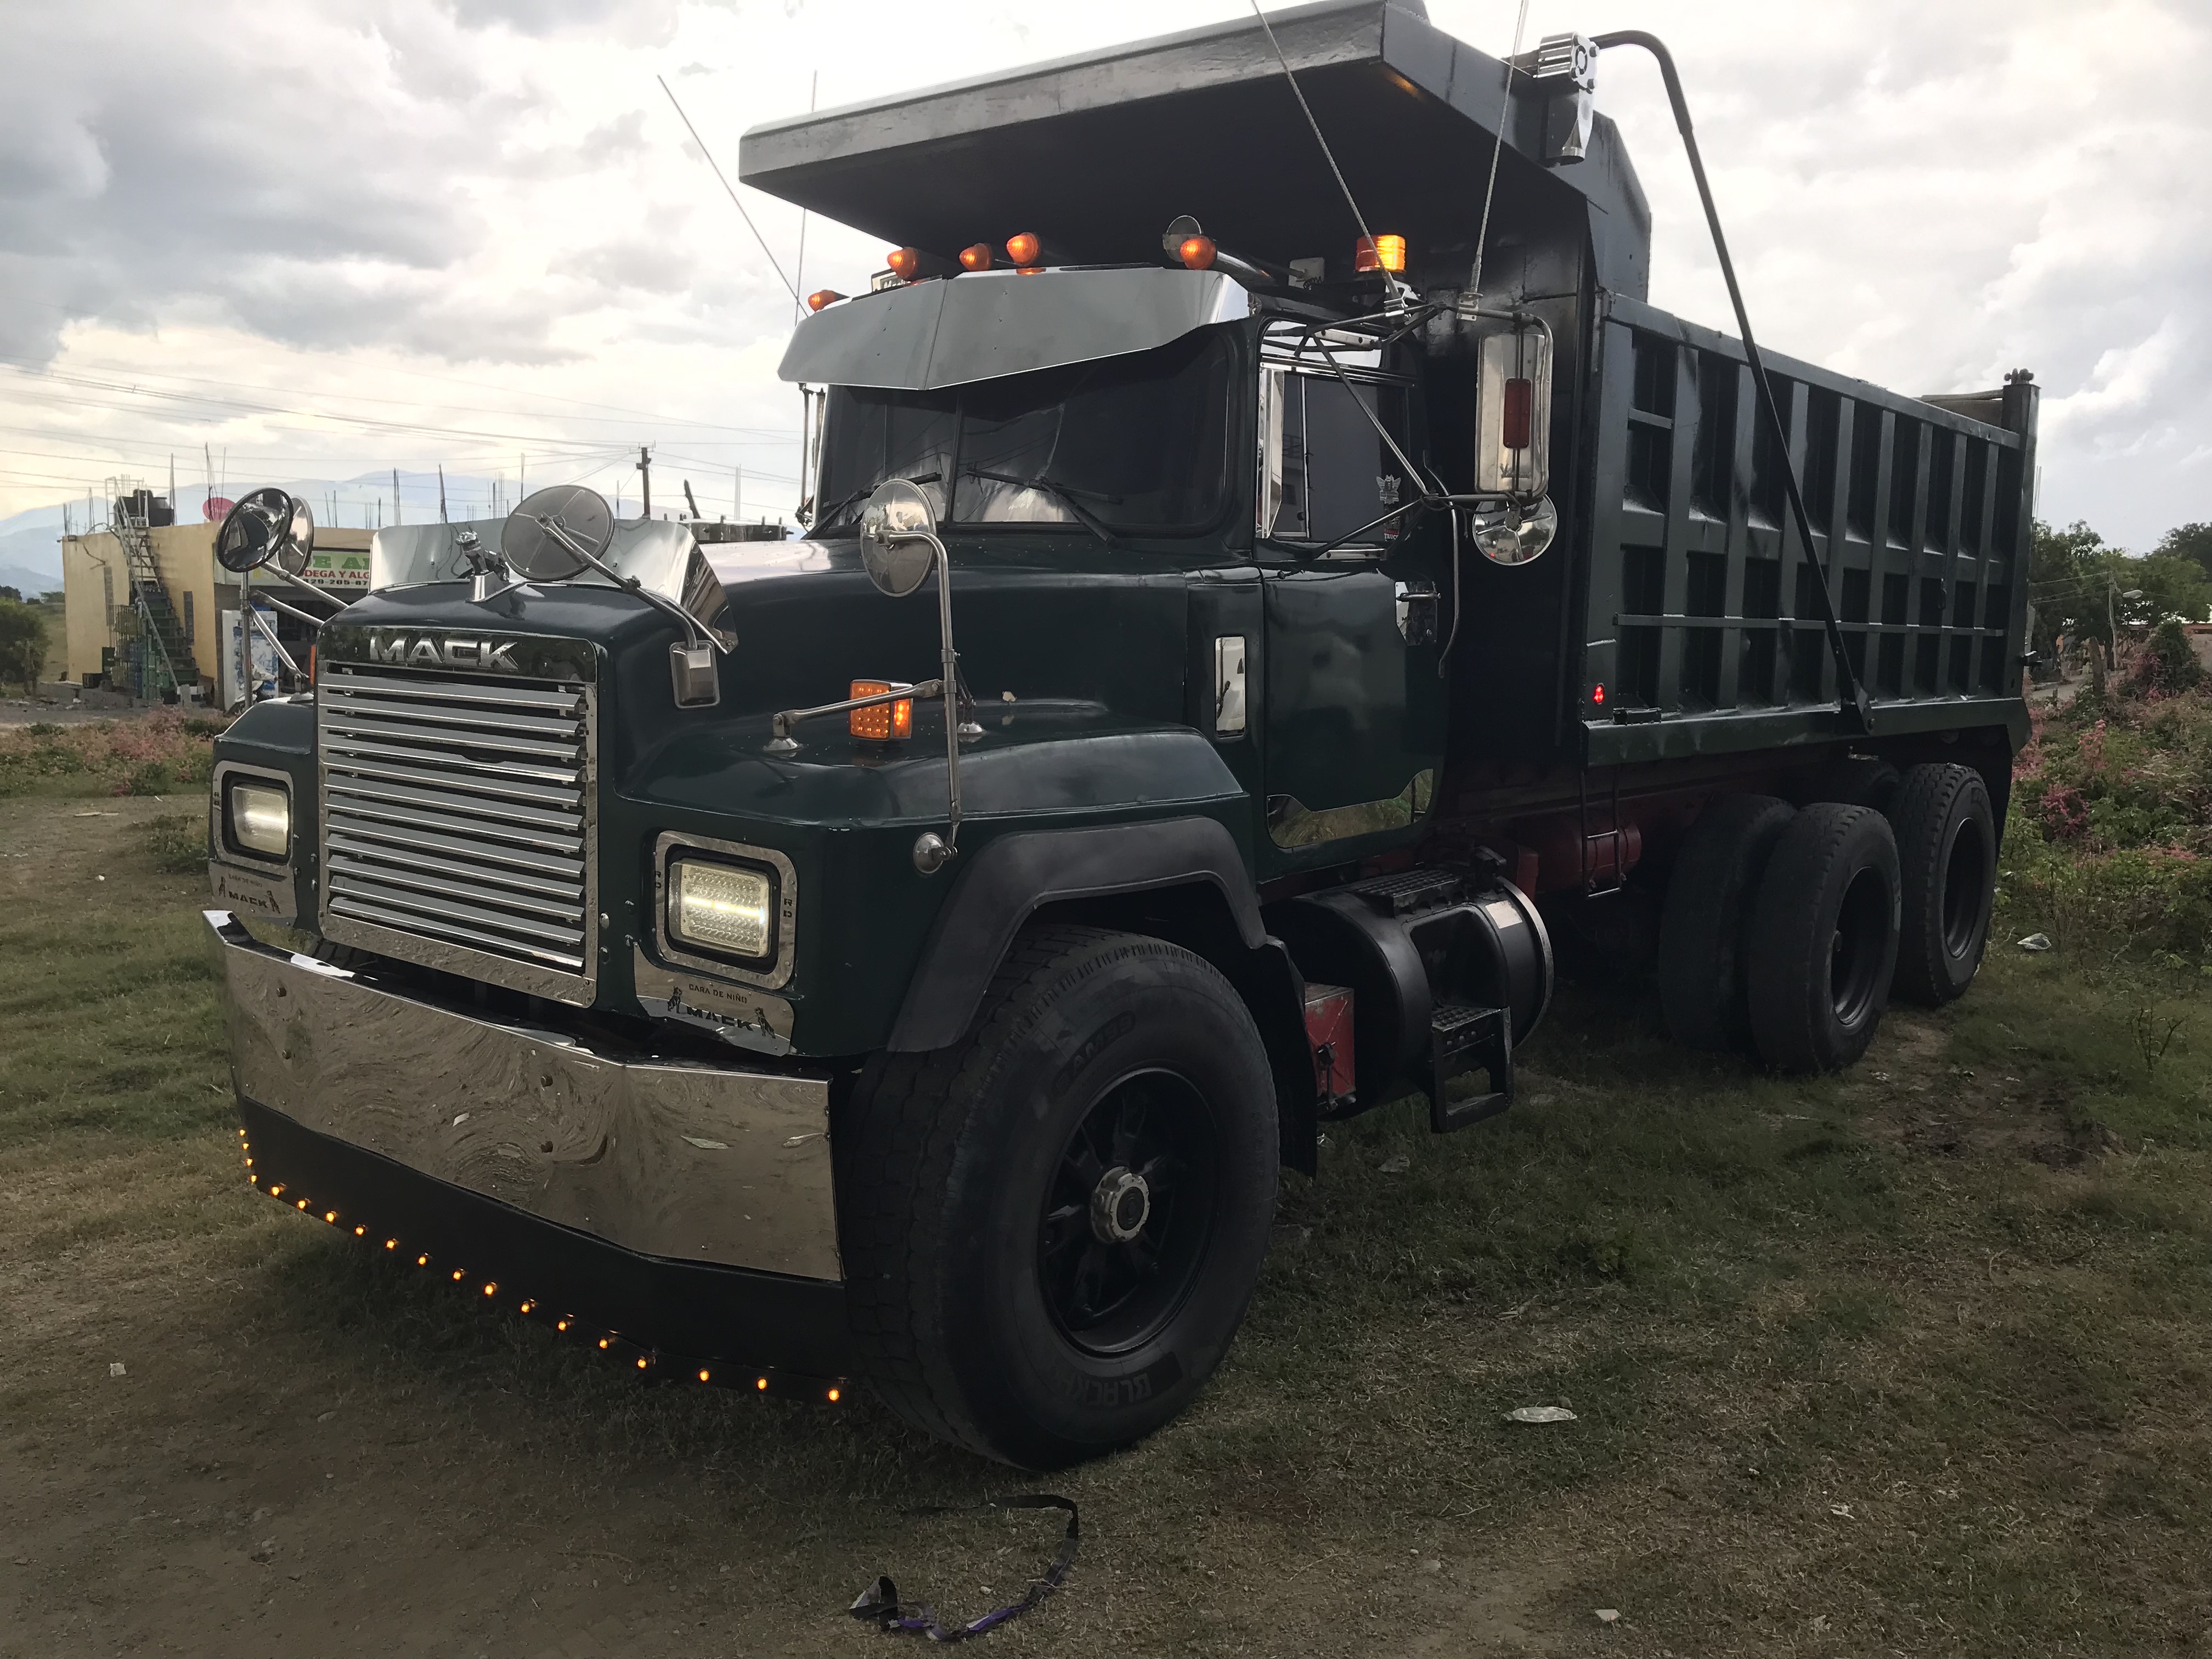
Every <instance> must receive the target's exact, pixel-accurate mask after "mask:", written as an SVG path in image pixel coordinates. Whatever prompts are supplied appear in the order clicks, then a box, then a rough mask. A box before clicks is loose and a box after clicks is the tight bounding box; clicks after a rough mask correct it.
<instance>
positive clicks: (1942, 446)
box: [1565, 295, 2036, 765]
mask: <svg viewBox="0 0 2212 1659" xmlns="http://www.w3.org/2000/svg"><path fill="white" fill-rule="evenodd" d="M1594 332H1595V341H1594V353H1593V355H1594V359H1595V361H1594V362H1593V365H1592V374H1593V386H1594V388H1595V392H1596V396H1595V398H1593V399H1592V403H1591V418H1592V420H1593V421H1594V422H1595V431H1594V432H1593V433H1592V434H1591V438H1592V441H1593V448H1592V453H1593V457H1594V461H1595V465H1594V466H1593V468H1592V471H1591V474H1590V479H1589V489H1590V490H1591V500H1590V501H1589V526H1590V542H1589V557H1588V558H1587V560H1586V561H1584V562H1583V570H1584V573H1585V577H1586V588H1585V592H1584V604H1583V623H1584V626H1583V643H1582V649H1581V651H1580V653H1578V654H1579V659H1580V660H1579V668H1580V677H1579V683H1574V682H1572V681H1571V683H1570V684H1569V685H1568V686H1567V687H1566V688H1565V691H1566V695H1567V696H1570V697H1571V698H1575V699H1577V702H1578V707H1579V709H1580V721H1581V726H1582V729H1583V757H1584V759H1585V761H1586V762H1587V763H1589V764H1592V765H1607V764H1613V763H1620V762H1624V761H1644V760H1656V759H1661V758H1664V757H1672V756H1680V755H1689V754H1712V753H1724V752H1731V751H1741V750H1753V749H1767V748H1775V747H1782V746H1788V745H1792V744H1808V743H1826V742H1832V741H1836V740H1838V739H1841V738H1848V737H1850V736H1852V735H1853V734H1854V733H1855V732H1856V726H1855V724H1854V722H1853V721H1852V720H1850V719H1849V718H1848V717H1847V716H1846V715H1844V714H1841V713H1839V712H1838V708H1837V702H1836V698H1837V690H1836V669H1835V663H1834V659H1833V657H1832V653H1830V651H1829V649H1828V646H1827V641H1826V634H1825V629H1824V628H1823V624H1822V623H1821V620H1820V601H1819V595H1818V592H1817V591H1816V590H1817V584H1818V582H1819V580H1820V574H1819V572H1818V571H1816V570H1815V569H1814V568H1813V567H1812V565H1811V564H1810V563H1809V562H1808V559H1807V556H1806V550H1805V549H1804V548H1803V547H1802V546H1801V545H1799V544H1798V538H1797V536H1796V533H1795V532H1791V531H1788V530H1786V529H1785V525H1786V523H1787V509H1786V507H1785V502H1784V493H1783V477H1782V465H1781V458H1780V457H1779V456H1777V455H1775V454H1774V453H1772V445H1771V442H1770V441H1768V439H1767V438H1766V435H1765V432H1764V431H1763V430H1762V429H1761V424H1762V423H1761V422H1760V420H1759V405H1758V401H1757V398H1756V396H1755V394H1754V392H1753V385H1752V380H1751V370H1750V367H1749V365H1748V363H1747V361H1746V359H1745V356H1744V350H1743V346H1742V343H1741V342H1740V341H1737V340H1734V339H1731V338H1729V337H1728V336H1726V335H1723V334H1720V333H1717V332H1716V331H1713V330H1711V329H1706V328H1701V327H1699V326H1698V325H1694V324H1692V323H1686V322H1684V321H1682V320H1681V319H1679V318H1677V317H1674V316H1672V315H1670V314H1668V313H1666V312H1663V311H1661V310H1659V309H1658V308H1657V307H1654V306H1650V305H1646V304H1644V303H1643V302H1642V301H1637V300H1632V299H1629V298H1626V296H1623V295H1601V308H1600V310H1599V313H1598V316H1597V319H1596V322H1595V329H1594ZM1767 363H1768V373H1769V374H1770V375H1771V377H1772V380H1773V383H1774V391H1775V396H1776V399H1777V401H1778V404H1780V406H1781V410H1782V413H1783V418H1784V424H1785V425H1786V426H1787V428H1788V429H1789V434H1790V450H1791V456H1790V459H1792V461H1793V462H1794V464H1795V465H1796V467H1797V469H1798V477H1799V478H1800V479H1801V480H1802V487H1803V489H1804V495H1805V504H1806V510H1807V513H1808V516H1809V517H1810V518H1811V520H1812V522H1813V534H1814V549H1813V552H1814V556H1817V557H1818V558H1819V559H1820V561H1821V562H1822V563H1823V565H1824V566H1825V567H1826V569H1827V571H1828V580H1829V584H1830V591H1831V592H1832V593H1833V595H1834V597H1835V604H1836V611H1837V616H1838V620H1839V621H1840V623H1841V624H1842V629H1843V633H1844V648H1845V651H1846V653H1848V655H1849V656H1850V660H1851V663H1852V665H1853V668H1854V671H1856V672H1857V674H1858V675H1859V677H1860V678H1861V679H1862V681H1863V683H1864V684H1865V685H1866V686H1867V689H1868V690H1869V693H1870V694H1871V695H1872V696H1873V698H1874V702H1875V735H1877V736H1887V735H1902V734H1906V733H1911V732H1938V731H1946V730H1954V729H1965V728H1967V727H1975V726H2006V727H2008V728H2011V729H2013V731H2014V742H2015V747H2016V746H2017V744H2018V742H2019V741H2020V740H2021V738H2022V737H2024V735H2025V731H2024V728H2025V726H2026V707H2025V704H2024V703H2023V702H2021V696H2020V671H2021V664H2022V651H2023V645H2024V641H2025V639H2026V635H2027V559H2028V547H2029V530H2030V515H2031V512H2032V507H2033V498H2032V490H2033V461H2034V441H2035V437H2034V435H2035V392H2036V388H2035V386H2033V383H2032V382H2031V381H2028V380H2026V379H2025V378H2021V379H2018V380H2015V381H2013V382H2009V383H2008V385H2007V386H2006V388H2005V390H2004V392H2002V394H2000V395H1998V397H1997V398H1996V404H1995V405H1994V407H1995V408H1996V409H1997V410H2001V411H2002V414H2003V416H2004V417H2005V420H2006V426H2005V427H2003V428H1999V427H1996V426H1991V425H1989V424H1986V423H1985V422H1982V421H1980V420H1976V419H1970V418H1968V417H1967V416H1964V415H1961V414H1959V413H1956V412H1954V410H1949V409H1945V408H1941V407H1938V406H1937V405H1936V404H1932V403H1929V402H1925V401H1923V400H1922V399H1919V398H1908V397H1905V396H1903V395H1901V394H1899V393H1897V392H1887V391H1884V390H1883V389H1881V387H1879V386H1871V385H1869V384H1868V383H1867V382H1865V381H1863V380H1851V379H1850V378H1848V377H1846V376H1844V375H1840V374H1832V373H1830V372H1828V371H1826V370H1825V369H1820V368H1814V366H1812V365H1811V364H1808V363H1802V362H1796V361H1795V360H1792V359H1790V358H1786V357H1780V356H1774V355H1772V354H1771V353H1770V354H1768V355H1767ZM1977 401H1979V400H1977ZM1984 406H1987V405H1984ZM1573 666H1574V665H1573V664H1571V671H1572V668H1573ZM1600 688H1603V690H1602V693H1601V691H1600Z"/></svg>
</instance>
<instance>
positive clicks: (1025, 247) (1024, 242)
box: [1006, 230, 1044, 270]
mask: <svg viewBox="0 0 2212 1659" xmlns="http://www.w3.org/2000/svg"><path fill="white" fill-rule="evenodd" d="M1043 253H1044V244H1043V243H1042V242H1040V241H1039V240H1037V239H1036V233H1035V232H1033V231H1027V230H1024V231H1022V232H1019V233H1018V234H1015V235H1012V236H1009V237H1007V238H1006V258H1009V259H1012V261H1013V262H1014V264H1016V265H1018V266H1021V267H1024V268H1026V269H1031V270H1034V269H1035V268H1036V263H1037V260H1038V259H1039V258H1041V257H1042V255H1043Z"/></svg>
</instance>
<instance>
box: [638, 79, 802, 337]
mask: <svg viewBox="0 0 2212 1659" xmlns="http://www.w3.org/2000/svg"><path fill="white" fill-rule="evenodd" d="M653 79H654V80H656V81H658V82H660V89H661V90H662V91H663V92H665V93H667V94H668V101H669V102H670V103H671V104H676V118H677V119H678V120H679V121H681V122H683V123H684V131H686V132H688V133H690V135H691V142H692V143H695V144H696V145H698V146H699V154H700V155H703V156H705V157H706V158H707V165H708V167H712V168H714V177H715V178H717V179H721V184H722V189H723V191H725V192H726V194H727V195H728V197H729V198H730V205H731V206H732V207H734V208H735V209H737V210H738V217H739V218H740V219H743V220H744V222H745V228H746V229H747V230H750V232H752V234H753V240H755V241H756V242H758V243H759V244H760V251H761V252H763V253H764V254H767V255H768V264H769V270H773V271H774V272H775V280H776V281H778V282H779V283H782V284H783V286H784V288H785V289H786V290H787V291H788V292H789V294H790V295H791V298H792V301H793V304H797V303H798V302H799V284H798V283H794V282H793V281H792V280H791V278H790V277H788V276H785V275H784V274H783V267H782V266H781V264H777V263H776V258H775V252H774V251H773V250H771V249H770V248H769V245H768V238H767V237H765V236H763V235H762V234H760V227H759V226H758V225H757V224H755V223H754V222H753V216H752V215H751V214H750V213H748V212H746V211H745V204H744V203H743V202H741V201H739V200H738V192H737V191H734V190H732V189H731V188H730V181H729V180H728V179H724V178H722V167H721V164H720V162H719V161H715V159H714V151H712V150H710V149H708V148H707V141H706V140H705V139H704V138H702V137H700V136H699V129H698V128H696V127H695V126H693V125H691V118H690V116H688V115H686V114H685V113H684V106H683V105H681V104H678V103H677V102H676V94H675V92H674V91H673V89H671V88H670V86H669V84H668V80H667V77H666V76H659V75H656V76H653Z"/></svg>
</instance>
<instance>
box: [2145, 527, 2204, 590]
mask: <svg viewBox="0 0 2212 1659" xmlns="http://www.w3.org/2000/svg"><path fill="white" fill-rule="evenodd" d="M2157 550H2158V551H2159V552H2160V553H2171V554H2173V555H2175V556H2177V557H2179V558H2184V559H2193V560H2195V561H2196V562H2197V565H2198V566H2199V567H2200V568H2202V569H2203V572H2204V574H2205V575H2206V576H2207V577H2208V578H2212V524H2185V525H2177V526H2174V527H2173V528H2172V530H2169V531H2167V532H2166V535H2165V536H2164V538H2162V539H2160V542H2159V544H2158V549H2157Z"/></svg>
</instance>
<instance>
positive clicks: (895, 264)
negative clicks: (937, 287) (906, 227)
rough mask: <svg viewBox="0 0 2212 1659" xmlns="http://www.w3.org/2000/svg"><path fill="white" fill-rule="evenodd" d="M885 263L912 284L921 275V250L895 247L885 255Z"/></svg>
mask: <svg viewBox="0 0 2212 1659" xmlns="http://www.w3.org/2000/svg"><path fill="white" fill-rule="evenodd" d="M884 264H887V265H889V266H890V268H891V269H892V270H896V272H898V274H899V275H900V276H903V277H905V278H906V279H907V281H908V282H909V283H910V282H912V281H913V280H914V279H915V277H916V276H920V275H921V249H920V248H912V247H895V248H893V249H892V250H891V251H890V252H889V253H886V254H885V255H884Z"/></svg>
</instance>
